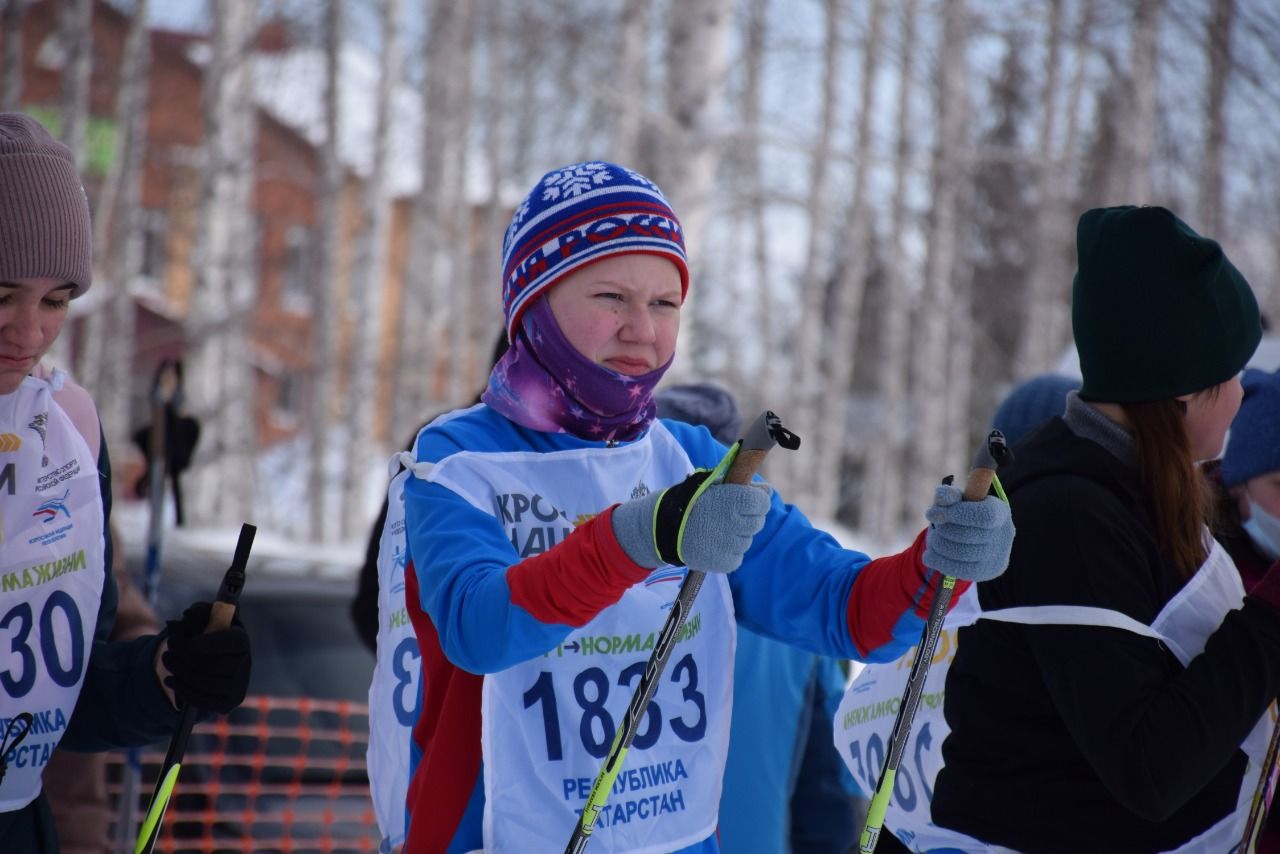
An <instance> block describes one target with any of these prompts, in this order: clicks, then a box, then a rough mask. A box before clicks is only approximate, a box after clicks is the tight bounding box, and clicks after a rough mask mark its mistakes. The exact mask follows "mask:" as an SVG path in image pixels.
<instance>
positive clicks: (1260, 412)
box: [1221, 369, 1280, 486]
mask: <svg viewBox="0 0 1280 854" xmlns="http://www.w3.org/2000/svg"><path fill="white" fill-rule="evenodd" d="M1242 382H1243V384H1244V401H1243V402H1241V404H1240V411H1239V412H1237V413H1236V418H1235V420H1234V421H1232V422H1231V435H1230V438H1229V439H1228V440H1227V450H1226V453H1224V454H1223V455H1222V469H1221V471H1222V483H1223V485H1224V486H1235V485H1236V484H1238V483H1244V482H1245V481H1246V480H1249V479H1250V478H1254V477H1257V476H1258V475H1261V474H1266V473H1267V472H1272V471H1280V373H1270V372H1268V371H1259V370H1254V369H1250V370H1247V371H1245V372H1244V378H1243V380H1242Z"/></svg>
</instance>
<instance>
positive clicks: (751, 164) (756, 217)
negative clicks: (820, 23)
mask: <svg viewBox="0 0 1280 854" xmlns="http://www.w3.org/2000/svg"><path fill="white" fill-rule="evenodd" d="M768 14H769V0H750V2H749V4H748V6H747V16H746V24H745V32H744V34H743V55H742V60H743V84H742V107H741V109H742V124H743V128H744V134H743V136H744V138H745V139H744V141H743V142H742V143H741V145H740V150H741V155H740V157H741V162H740V169H741V171H742V173H743V174H742V180H743V182H744V184H745V185H746V195H747V199H748V203H747V209H748V210H747V216H748V227H749V229H750V235H751V236H750V238H749V242H750V244H751V265H752V268H753V270H754V277H753V278H754V282H755V293H756V311H757V312H758V316H759V341H760V347H759V349H760V352H761V357H760V374H759V376H760V381H759V391H760V394H761V395H762V397H763V398H764V399H765V400H773V399H776V396H777V395H778V394H780V392H781V389H780V383H779V381H778V369H777V365H778V362H779V360H778V359H776V358H775V355H776V354H777V352H778V323H777V315H776V313H775V307H774V304H773V296H774V288H773V287H771V286H772V284H773V283H772V281H771V276H770V272H769V228H768V225H767V223H766V220H765V211H766V208H765V203H766V198H767V195H768V194H767V192H766V189H765V172H764V151H763V148H764V139H763V137H764V121H763V119H762V117H763V115H764V85H763V81H764V76H765V42H766V36H767V34H768ZM734 364H736V362H735V363H734Z"/></svg>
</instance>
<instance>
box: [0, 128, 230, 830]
mask: <svg viewBox="0 0 1280 854" xmlns="http://www.w3.org/2000/svg"><path fill="white" fill-rule="evenodd" d="M91 235H92V230H91V227H90V224H89V203H88V200H87V198H86V197H85V193H84V189H83V188H82V187H81V184H80V179H79V176H78V175H77V173H76V168H75V160H74V158H73V157H72V155H71V152H70V150H69V149H68V148H67V147H66V146H65V145H63V144H62V143H60V142H58V141H57V140H55V139H54V138H53V137H52V136H50V135H49V133H48V131H47V130H46V129H45V128H44V127H43V126H42V125H40V123H39V122H37V121H36V120H35V119H33V118H31V117H30V116H27V115H24V114H22V113H0V526H2V528H3V530H2V531H0V536H2V538H3V549H0V580H3V584H0V638H3V646H0V649H4V651H5V653H6V654H7V658H4V659H0V668H3V669H0V851H15V852H18V851H21V852H36V854H44V852H56V851H57V850H58V840H57V831H56V826H55V822H54V818H53V813H52V811H51V809H50V806H49V802H48V798H47V797H46V795H45V793H44V792H43V779H42V778H43V773H44V770H45V766H46V765H47V764H48V762H49V760H50V758H51V757H52V755H53V753H54V750H55V748H58V747H61V748H64V749H67V750H76V751H86V752H97V751H103V750H110V749H113V748H120V747H135V746H141V745H144V744H148V743H151V742H155V741H158V740H161V739H164V738H166V737H168V736H169V735H170V734H171V733H172V732H173V730H174V728H175V726H176V724H177V721H178V714H177V709H178V708H180V707H181V706H183V705H185V704H188V703H190V704H192V705H194V706H196V707H197V708H200V709H203V710H207V711H210V712H226V711H229V710H230V709H232V708H234V707H235V706H237V705H238V704H239V703H240V701H241V700H242V699H243V698H244V694H245V690H246V688H247V686H248V681H249V666H250V657H249V638H248V635H247V634H246V633H245V631H244V629H243V627H242V626H240V625H238V624H233V625H232V627H231V628H229V629H227V630H226V631H221V632H214V633H211V634H204V629H205V627H206V625H207V623H208V617H209V611H210V605H209V603H200V604H198V605H193V606H192V607H191V608H189V609H188V610H187V611H186V613H184V614H183V616H182V618H181V619H178V620H171V621H169V622H168V623H167V624H166V626H165V628H164V629H163V630H162V631H161V632H160V633H159V634H150V635H144V636H142V637H139V638H135V639H133V640H129V641H114V642H113V641H110V640H108V638H109V637H110V634H111V630H112V626H113V625H114V623H115V617H116V610H117V607H118V603H119V598H118V592H117V588H116V584H115V580H114V577H113V575H112V572H111V566H112V565H113V551H114V550H113V548H112V539H111V535H110V529H109V526H108V525H109V518H110V512H111V464H110V460H109V458H108V455H107V445H106V441H105V439H104V437H103V435H102V431H101V427H100V425H99V423H98V415H97V411H96V409H95V407H94V404H93V401H92V399H91V398H90V397H89V395H88V393H86V392H85V391H84V389H82V388H80V387H79V386H77V385H76V384H75V383H73V382H71V381H70V380H69V379H68V378H67V376H66V374H65V373H63V372H62V371H60V370H53V369H50V368H48V367H47V366H45V365H43V364H42V363H41V359H42V357H43V356H44V355H45V353H46V352H47V351H48V349H49V347H50V346H52V344H53V342H54V340H55V339H56V338H57V337H58V334H59V333H60V332H61V331H62V327H63V325H64V323H65V322H66V319H67V311H68V307H69V304H70V302H71V300H73V299H75V298H76V297H78V296H80V295H82V294H83V293H84V292H85V291H87V290H88V289H89V286H90V284H91V281H92V255H93V253H92V249H91Z"/></svg>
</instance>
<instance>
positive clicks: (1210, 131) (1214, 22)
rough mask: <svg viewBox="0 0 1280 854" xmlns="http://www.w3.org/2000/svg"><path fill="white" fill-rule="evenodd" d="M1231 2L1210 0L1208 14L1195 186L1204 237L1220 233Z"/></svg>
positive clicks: (1231, 18)
mask: <svg viewBox="0 0 1280 854" xmlns="http://www.w3.org/2000/svg"><path fill="white" fill-rule="evenodd" d="M1235 14H1236V3H1235V0H1214V2H1213V6H1212V9H1211V11H1210V13H1209V38H1208V54H1209V57H1208V58H1209V63H1208V65H1209V77H1208V80H1206V81H1205V84H1206V86H1205V89H1206V91H1205V115H1204V124H1205V139H1204V156H1203V157H1202V158H1201V166H1200V182H1199V187H1198V194H1199V200H1198V204H1197V206H1196V207H1197V208H1198V209H1199V211H1200V217H1199V219H1200V223H1201V224H1202V227H1203V228H1204V233H1205V234H1222V233H1223V231H1224V225H1225V223H1224V222H1223V219H1224V217H1223V164H1224V160H1225V156H1226V147H1227V122H1226V104H1227V85H1228V81H1229V79H1230V76H1231V66H1232V60H1233V55H1232V48H1231V28H1232V24H1233V22H1234V19H1235Z"/></svg>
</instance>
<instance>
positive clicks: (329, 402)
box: [307, 0, 355, 542]
mask: <svg viewBox="0 0 1280 854" xmlns="http://www.w3.org/2000/svg"><path fill="white" fill-rule="evenodd" d="M342 34H343V2H342V0H328V3H327V4H326V5H325V12H324V53H325V86H324V125H325V138H324V144H323V145H322V146H321V148H320V193H319V202H320V264H319V269H318V270H317V271H316V291H317V292H316V299H315V300H314V301H313V302H312V308H311V311H312V315H311V329H312V335H313V337H312V341H311V382H310V384H309V385H310V391H311V396H310V404H311V405H310V417H309V418H308V423H307V432H308V434H309V435H308V439H309V446H310V448H309V454H308V457H309V458H308V469H307V492H308V498H309V499H310V502H311V506H310V516H309V519H310V530H309V534H310V537H311V540H312V542H324V541H326V540H328V539H331V538H332V534H333V533H334V528H333V526H332V525H330V524H329V512H328V511H329V500H328V496H329V478H328V476H327V474H328V458H329V456H330V450H331V442H330V430H329V428H330V422H331V420H332V418H333V412H332V408H333V385H334V383H335V382H336V379H337V377H336V374H337V371H336V367H337V364H336V363H337V359H336V356H335V351H336V349H337V329H336V327H337V323H338V318H337V317H336V312H335V311H334V303H335V301H336V299H337V293H338V275H339V269H338V267H339V255H338V253H339V250H340V248H341V246H342V207H343V205H342V199H343V192H342V191H343V180H342V161H341V160H340V159H339V156H338V123H339V121H340V120H341V119H340V116H341V108H342V105H341V103H340V97H341V96H340V95H339V78H340V77H341V73H342V68H341V65H342ZM354 438H355V437H348V444H350V442H351V440H353V439H354Z"/></svg>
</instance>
